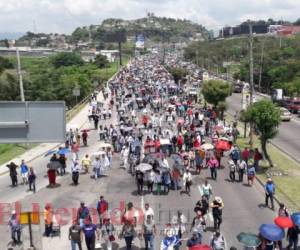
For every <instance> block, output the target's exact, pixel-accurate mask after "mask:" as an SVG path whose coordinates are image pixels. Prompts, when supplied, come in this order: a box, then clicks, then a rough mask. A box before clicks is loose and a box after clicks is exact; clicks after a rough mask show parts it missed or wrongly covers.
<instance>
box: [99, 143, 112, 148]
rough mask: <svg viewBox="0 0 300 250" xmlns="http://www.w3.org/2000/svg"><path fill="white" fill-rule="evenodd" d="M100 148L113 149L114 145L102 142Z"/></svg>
mask: <svg viewBox="0 0 300 250" xmlns="http://www.w3.org/2000/svg"><path fill="white" fill-rule="evenodd" d="M99 147H100V148H112V145H111V144H109V143H105V142H102V143H100V144H99Z"/></svg>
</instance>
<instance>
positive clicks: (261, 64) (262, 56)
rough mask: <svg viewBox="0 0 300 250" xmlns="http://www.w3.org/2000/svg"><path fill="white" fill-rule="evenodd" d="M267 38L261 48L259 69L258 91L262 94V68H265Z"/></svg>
mask: <svg viewBox="0 0 300 250" xmlns="http://www.w3.org/2000/svg"><path fill="white" fill-rule="evenodd" d="M266 39H267V37H265V38H264V40H263V42H262V46H261V54H260V67H259V79H258V91H259V92H261V75H262V68H263V61H264V49H265V42H266Z"/></svg>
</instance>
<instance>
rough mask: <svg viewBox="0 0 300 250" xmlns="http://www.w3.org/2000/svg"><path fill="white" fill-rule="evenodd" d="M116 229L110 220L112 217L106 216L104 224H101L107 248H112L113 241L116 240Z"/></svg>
mask: <svg viewBox="0 0 300 250" xmlns="http://www.w3.org/2000/svg"><path fill="white" fill-rule="evenodd" d="M114 231H115V228H114V225H113V224H112V223H111V222H110V218H105V219H104V220H103V225H102V226H101V235H102V238H103V239H104V242H105V244H106V249H107V250H112V242H114V241H115V236H114Z"/></svg>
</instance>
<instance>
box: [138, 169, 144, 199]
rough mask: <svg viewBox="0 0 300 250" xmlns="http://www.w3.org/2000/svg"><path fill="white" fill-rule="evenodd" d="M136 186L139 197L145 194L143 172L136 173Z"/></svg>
mask: <svg viewBox="0 0 300 250" xmlns="http://www.w3.org/2000/svg"><path fill="white" fill-rule="evenodd" d="M136 185H137V193H138V194H139V195H142V194H143V192H144V191H143V190H144V173H143V172H141V171H136Z"/></svg>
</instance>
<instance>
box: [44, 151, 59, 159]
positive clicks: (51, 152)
mask: <svg viewBox="0 0 300 250" xmlns="http://www.w3.org/2000/svg"><path fill="white" fill-rule="evenodd" d="M56 153H57V150H49V151H48V152H47V153H46V154H45V155H44V157H47V156H49V155H53V154H56Z"/></svg>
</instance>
